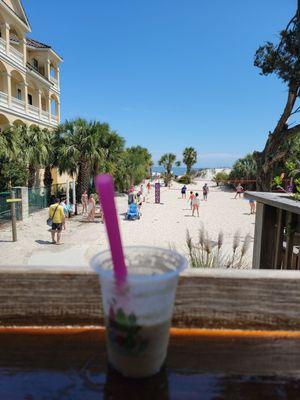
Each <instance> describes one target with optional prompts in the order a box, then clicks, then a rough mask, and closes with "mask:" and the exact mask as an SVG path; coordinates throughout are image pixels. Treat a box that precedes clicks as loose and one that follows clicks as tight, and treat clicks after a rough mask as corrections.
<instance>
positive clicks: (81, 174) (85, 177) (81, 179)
mask: <svg viewBox="0 0 300 400" xmlns="http://www.w3.org/2000/svg"><path fill="white" fill-rule="evenodd" d="M77 182H78V189H77V201H79V202H80V201H81V196H82V193H83V192H84V191H87V192H88V191H89V188H90V166H89V163H88V161H86V160H82V161H80V162H79V171H78V177H77Z"/></svg>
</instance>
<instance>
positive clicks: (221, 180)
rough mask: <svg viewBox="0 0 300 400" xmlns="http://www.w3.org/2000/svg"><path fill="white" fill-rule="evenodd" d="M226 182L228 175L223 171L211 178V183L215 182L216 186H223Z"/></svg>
mask: <svg viewBox="0 0 300 400" xmlns="http://www.w3.org/2000/svg"><path fill="white" fill-rule="evenodd" d="M228 180H229V174H227V173H226V172H225V171H220V172H218V173H217V174H216V175H215V176H214V177H213V181H214V182H216V184H217V186H219V185H225V184H226V183H227V182H228Z"/></svg>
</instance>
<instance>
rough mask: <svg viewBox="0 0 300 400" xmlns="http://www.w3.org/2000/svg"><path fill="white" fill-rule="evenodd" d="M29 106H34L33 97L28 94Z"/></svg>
mask: <svg viewBox="0 0 300 400" xmlns="http://www.w3.org/2000/svg"><path fill="white" fill-rule="evenodd" d="M28 104H30V105H31V106H32V95H31V94H29V93H28Z"/></svg>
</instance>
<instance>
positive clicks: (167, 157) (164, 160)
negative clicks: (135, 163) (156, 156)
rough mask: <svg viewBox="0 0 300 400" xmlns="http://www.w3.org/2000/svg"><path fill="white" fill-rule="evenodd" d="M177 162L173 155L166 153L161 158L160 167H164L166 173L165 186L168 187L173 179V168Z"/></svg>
mask: <svg viewBox="0 0 300 400" xmlns="http://www.w3.org/2000/svg"><path fill="white" fill-rule="evenodd" d="M175 161H176V156H175V154H173V153H166V154H164V155H162V156H161V158H160V160H159V161H158V164H159V165H162V166H163V167H164V168H165V170H166V172H165V175H164V179H165V184H166V185H167V186H168V185H169V184H170V182H171V179H172V168H173V164H174V162H175Z"/></svg>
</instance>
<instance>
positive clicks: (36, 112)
mask: <svg viewBox="0 0 300 400" xmlns="http://www.w3.org/2000/svg"><path fill="white" fill-rule="evenodd" d="M28 113H29V114H30V115H33V116H34V117H39V116H40V110H39V108H38V107H35V106H32V105H31V104H28Z"/></svg>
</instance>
